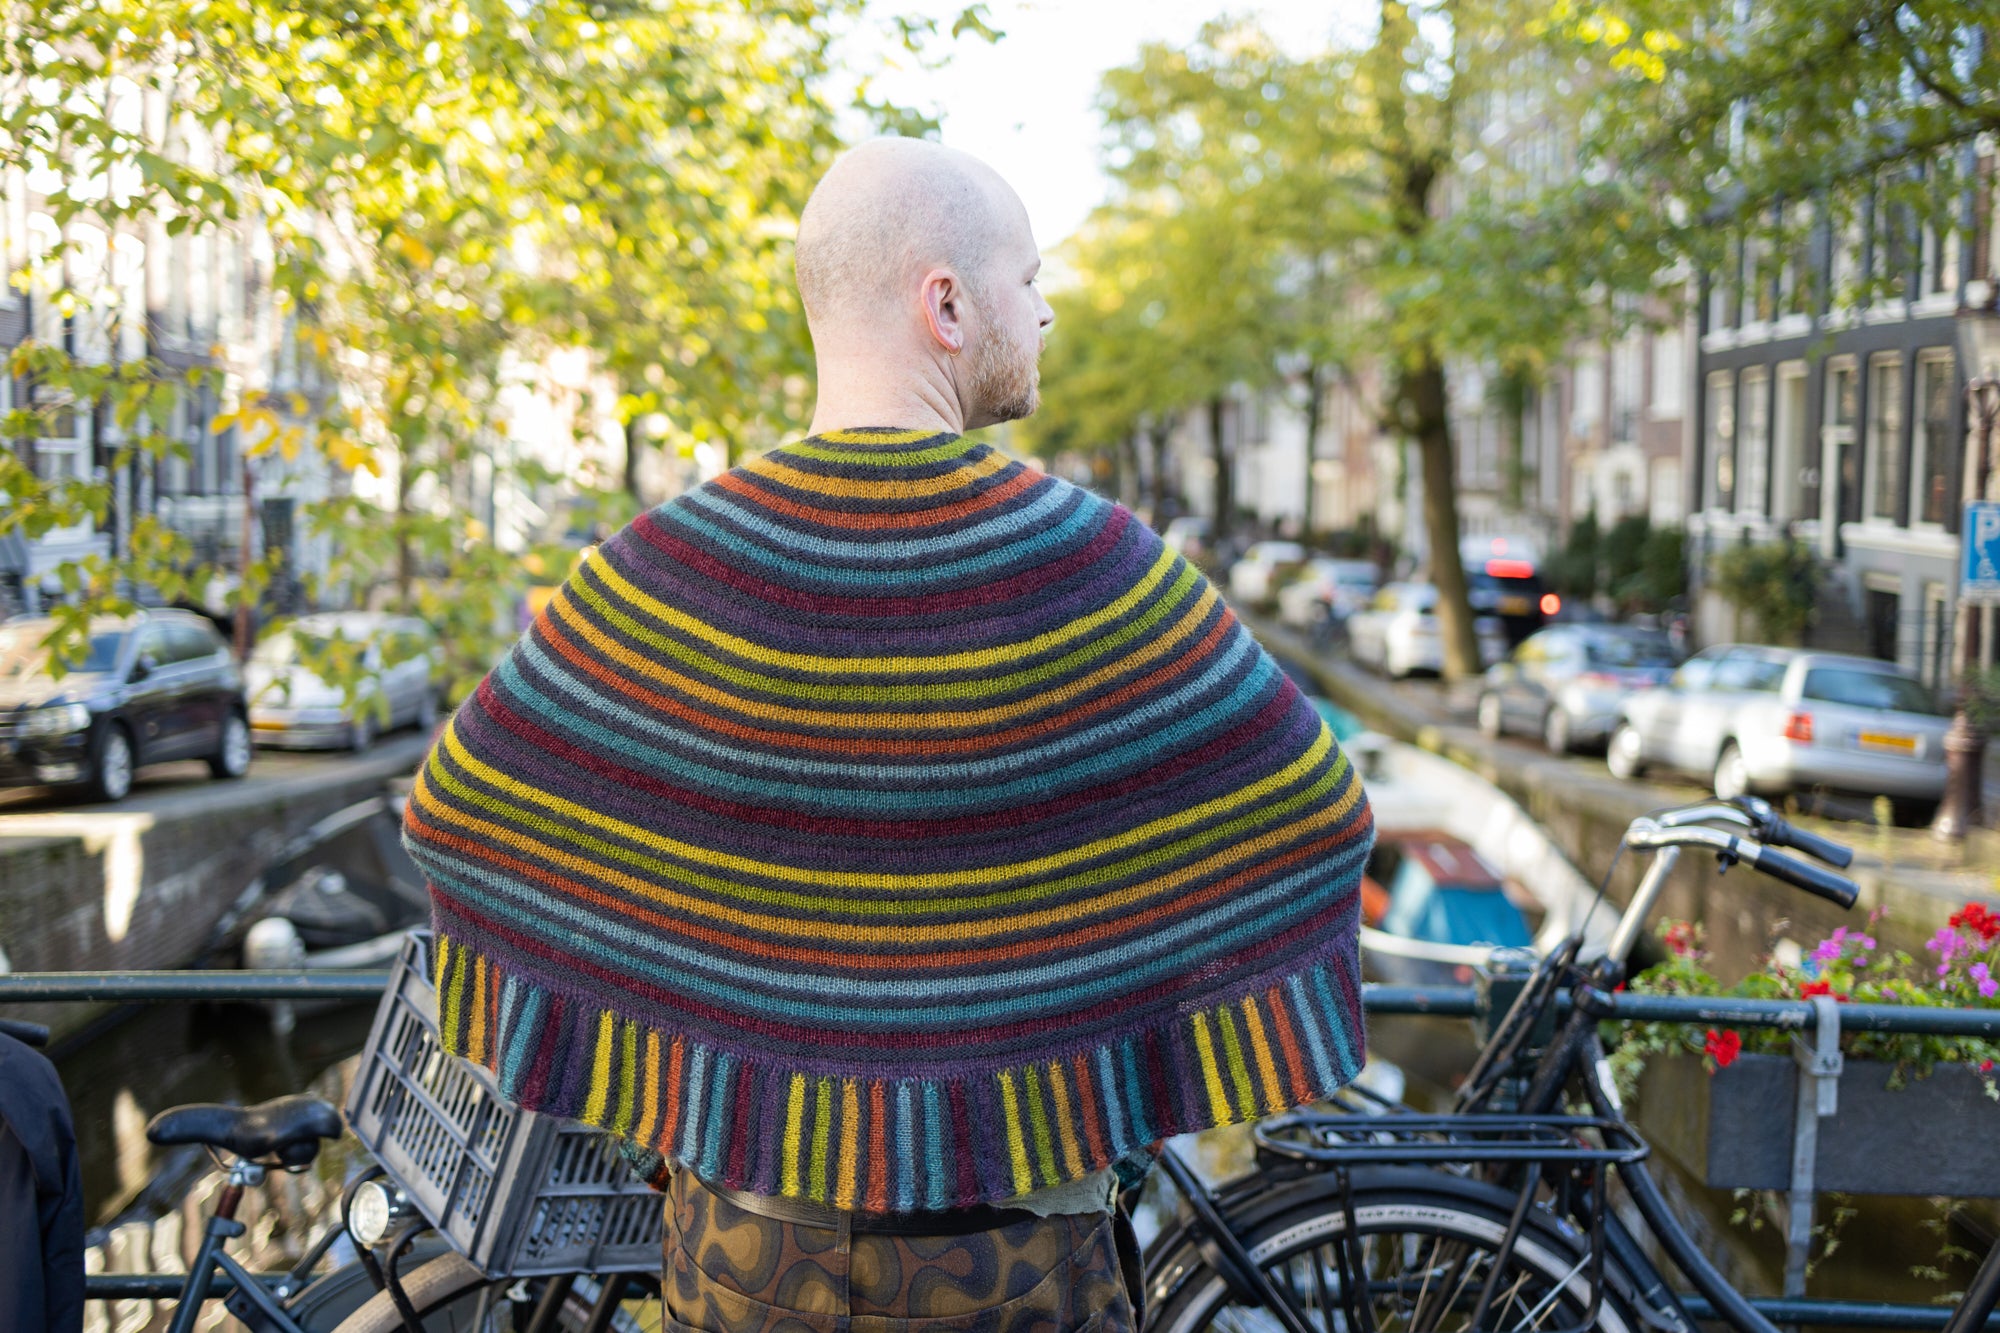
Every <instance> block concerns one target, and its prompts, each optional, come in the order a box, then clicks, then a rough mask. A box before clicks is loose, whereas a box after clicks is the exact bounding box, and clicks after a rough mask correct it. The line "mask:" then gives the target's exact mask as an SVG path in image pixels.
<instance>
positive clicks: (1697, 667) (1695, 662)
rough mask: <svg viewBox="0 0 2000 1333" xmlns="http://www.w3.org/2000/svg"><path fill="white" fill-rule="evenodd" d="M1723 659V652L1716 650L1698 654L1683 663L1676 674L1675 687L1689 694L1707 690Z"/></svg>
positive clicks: (1711, 649)
mask: <svg viewBox="0 0 2000 1333" xmlns="http://www.w3.org/2000/svg"><path fill="white" fill-rule="evenodd" d="M1721 659H1722V652H1721V650H1719V649H1715V648H1710V649H1708V650H1707V651H1706V652H1700V653H1696V654H1695V655H1694V656H1693V657H1690V658H1689V659H1688V660H1687V661H1685V662H1683V663H1681V669H1680V670H1679V671H1676V672H1674V678H1673V682H1672V684H1673V687H1674V688H1675V689H1677V690H1683V691H1686V692H1688V693H1694V692H1696V691H1699V690H1705V689H1707V688H1708V686H1709V682H1710V681H1711V680H1712V679H1713V678H1714V676H1715V665H1716V663H1717V662H1719V661H1720V660H1721Z"/></svg>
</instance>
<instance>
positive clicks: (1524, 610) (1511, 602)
mask: <svg viewBox="0 0 2000 1333" xmlns="http://www.w3.org/2000/svg"><path fill="white" fill-rule="evenodd" d="M1528 606H1529V602H1528V599H1527V598H1525V597H1502V598H1501V599H1500V614H1501V615H1503V616H1525V615H1527V614H1528Z"/></svg>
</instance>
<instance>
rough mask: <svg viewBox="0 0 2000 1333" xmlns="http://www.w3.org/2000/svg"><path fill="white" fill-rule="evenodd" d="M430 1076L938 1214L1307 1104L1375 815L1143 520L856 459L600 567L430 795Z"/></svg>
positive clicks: (683, 503) (1336, 1051) (797, 451)
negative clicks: (446, 1067) (459, 1061)
mask: <svg viewBox="0 0 2000 1333" xmlns="http://www.w3.org/2000/svg"><path fill="white" fill-rule="evenodd" d="M406 837H407V840H408V844H409V848H410V852H411V854H412V855H413V856H415V857H416V859H417V862H418V863H419V864H420V865H421V866H422V867H423V869H424V871H425V873H426V874H427V875H428V876H429V878H430V882H431V892H432V897H433V907H434V912H435V925H436V930H437V941H438V947H437V949H436V960H437V979H438V983H439V995H440V1009H441V1021H442V1029H443V1035H444V1040H445V1042H446V1044H447V1045H448V1046H449V1047H450V1048H451V1049H452V1050H454V1051H456V1052H458V1053H460V1054H462V1055H465V1056H468V1057H470V1058H471V1059H474V1060H478V1061H481V1062H483V1063H484V1064H485V1065H487V1066H488V1067H489V1068H491V1069H493V1070H494V1071H496V1073H497V1075H498V1077H499V1080H500V1083H501V1086H502V1087H503V1089H504V1090H505V1092H506V1094H507V1095H508V1096H509V1097H510V1098H512V1099H514V1100H515V1101H517V1102H519V1103H521V1104H523V1105H525V1106H528V1107H531V1108H534V1109H537V1110H543V1111H549V1112H553V1113H556V1114H559V1115H563V1116H569V1117H572V1118H574V1119H578V1120H583V1121H587V1122H589V1123H591V1124H594V1125H599V1126H602V1127H604V1128H605V1129H607V1130H610V1131H612V1132H613V1133H615V1134H618V1135H620V1136H622V1137H624V1138H625V1139H627V1140H630V1141H634V1142H636V1143H638V1144H641V1145H646V1146H648V1147H650V1148H652V1149H655V1150H657V1151H658V1152H660V1153H662V1154H664V1155H666V1156H667V1157H671V1158H672V1159H674V1160H676V1161H678V1162H679V1163H681V1164H683V1165H684V1166H685V1167H686V1168H688V1169H690V1170H692V1171H694V1172H695V1174H696V1175H697V1176H699V1177H701V1178H703V1179H706V1180H710V1181H713V1182H716V1183H719V1184H722V1185H725V1186H727V1187H730V1188H734V1189H747V1190H753V1191H757V1192H760V1193H765V1194H787V1195H797V1196H803V1197H805V1198H809V1199H812V1200H815V1201H819V1202H822V1203H827V1204H831V1205H833V1206H835V1207H840V1208H847V1209H858V1210H865V1211H877V1212H880V1211H901V1210H908V1209H926V1208H928V1209H937V1208H948V1207H955V1206H963V1205H969V1204H973V1203H977V1202H986V1201H991V1200H996V1199H1004V1198H1007V1197H1010V1196H1014V1195H1018V1194H1022V1193H1025V1192H1028V1191H1030V1190H1034V1189H1041V1188H1045V1187H1047V1186H1050V1185H1053V1184H1057V1183H1061V1182H1064V1181H1068V1180H1074V1179H1080V1178H1082V1177H1083V1176H1085V1175H1087V1174H1089V1173H1091V1172H1093V1171H1096V1170H1099V1169H1101V1168H1103V1167H1104V1166H1106V1165H1107V1164H1109V1163H1112V1162H1114V1161H1116V1160H1118V1159H1119V1158H1120V1157H1122V1156H1124V1155H1125V1154H1127V1153H1128V1152H1130V1151H1131V1150H1132V1149H1133V1148H1134V1147H1136V1146H1142V1145H1145V1144H1147V1143H1149V1142H1151V1141H1153V1140H1156V1139H1159V1138H1163V1137H1165V1136H1167V1135H1171V1134H1176V1133H1181V1132H1184V1131H1188V1130H1195V1129H1202V1128H1206V1127H1208V1126H1211V1125H1220V1124H1225V1123H1229V1122H1232V1121H1239V1120H1244V1119H1247V1118H1250V1117H1254V1116H1261V1115H1265V1114H1268V1113H1271V1112H1275V1111H1278V1110H1282V1109H1284V1108H1286V1107H1290V1106H1294V1105H1297V1104H1300V1103H1304V1102H1308V1101H1311V1100H1314V1099H1316V1098H1320V1097H1323V1096H1325V1095H1327V1094H1328V1093H1330V1092H1332V1091H1333V1089H1335V1088H1336V1087H1338V1086H1340V1085H1341V1084H1342V1083H1344V1082H1345V1081H1346V1080H1347V1079H1349V1078H1350V1077H1352V1076H1353V1075H1354V1074H1355V1073H1356V1072H1357V1070H1358V1069H1359V1068H1360V1065H1361V1060H1362V1026H1361V1012H1360V1004H1359V1000H1360V972H1359V968H1358V964H1357V948H1356V931H1357V915H1358V907H1359V899H1360V895H1359V893H1358V892H1357V885H1358V883H1359V880H1360V877H1361V869H1362V865H1363V863H1364V861H1365V860H1366V858H1367V855H1368V849H1369V845H1370V843H1371V841H1372V839H1373V825H1372V822H1371V820H1370V818H1369V812H1368V803H1367V800H1366V798H1365V797H1364V796H1363V795H1362V791H1361V786H1360V783H1359V782H1358V781H1357V780H1356V778H1355V775H1354V772H1353V770H1352V768H1351V767H1350V766H1349V764H1348V762H1347V759H1346V757H1345V756H1344V755H1342V753H1341V752H1340V750H1339V748H1338V747H1337V746H1336V745H1335V744H1334V741H1333V736H1332V734H1331V733H1330V732H1329V731H1328V729H1327V727H1326V725H1325V724H1324V722H1322V721H1321V719H1320V716H1319V714H1318V712H1317V711H1315V710H1314V709H1313V708H1312V707H1311V706H1310V704H1309V703H1308V702H1307V701H1306V700H1305V699H1304V698H1303V697H1302V696H1301V695H1300V693H1299V691H1298V689H1297V688H1296V687H1295V686H1294V685H1293V684H1292V683H1291V681H1290V680H1289V679H1288V678H1287V677H1286V676H1285V674H1284V673H1283V672H1282V671H1281V670H1279V668H1278V666H1277V665H1276V663H1274V662H1273V661H1272V660H1271V658H1270V657H1269V656H1268V655H1267V654H1266V653H1265V652H1264V651H1263V650H1262V649H1261V648H1259V647H1258V646H1257V644H1256V643H1255V641H1254V640H1252V638H1251V637H1250V635H1249V634H1248V633H1247V632H1246V631H1245V630H1244V629H1243V628H1242V626H1241V625H1240V624H1239V623H1238V622H1237V620H1236V617H1235V616H1234V615H1232V614H1231V613H1230V611H1229V609H1228V608H1227V607H1226V606H1224V605H1223V604H1222V602H1221V600H1220V599H1219V598H1218V597H1217V595H1216V593H1215V591H1214V589H1213V588H1211V587H1210V586H1209V584H1208V583H1207V582H1206V581H1205V580H1204V579H1203V578H1202V577H1201V575H1200V574H1199V573H1197V572H1196V571H1195V569H1194V568H1193V567H1192V566H1190V565H1188V564H1187V563H1186V562H1185V561H1183V560H1182V559H1181V558H1180V556H1178V555H1177V554H1176V553H1175V552H1174V551H1172V550H1170V549H1168V548H1166V547H1165V546H1164V545H1163V544H1162V543H1161V541H1160V539H1159V538H1158V537H1157V536H1155V535H1154V534H1153V533H1152V532H1151V531H1150V530H1149V529H1147V528H1146V527H1145V526H1144V525H1143V524H1141V523H1139V522H1138V521H1137V520H1136V519H1134V518H1133V517H1132V515H1131V514H1130V513H1129V512H1128V511H1126V510H1125V509H1123V508H1122V507H1120V506H1117V505H1114V504H1110V503H1108V502H1106V501H1104V500H1102V499H1099V498H1097V497H1096V496H1094V495H1091V494H1090V493H1089V492H1087V491H1084V490H1081V489H1079V488H1077V487H1075V486H1072V485H1069V484H1068V483H1066V482H1063V481H1060V480H1058V479H1056V478H1054V477H1050V476H1047V475H1045V474H1043V473H1042V472H1039V471H1037V470H1035V469H1033V468H1030V467H1026V466H1023V465H1022V464H1020V463H1016V462H1010V461H1008V460H1007V459H1006V458H1004V457H1002V456H1001V455H999V454H996V453H995V452H994V451H993V450H991V449H990V448H988V447H987V446H985V445H983V444H973V443H970V442H968V441H966V440H964V439H961V438H957V437H954V436H950V435H937V436H924V435H921V434H919V433H917V432H911V431H849V432H840V433H838V434H834V435H827V436H821V437H815V438H812V439H808V440H806V441H804V442H802V443H800V444H796V445H791V446H788V447H786V448H782V449H779V450H777V451H775V452H773V453H771V454H768V455H766V456H764V457H762V458H759V459H757V460H756V461H755V462H752V463H749V464H746V465H745V466H742V467H739V468H737V469H735V470H734V471H732V472H730V473H728V474H727V475H725V476H722V477H719V478H717V479H716V480H714V481H712V482H710V483H708V484H707V485H705V486H703V487H701V488H700V489H699V490H697V491H694V492H692V493H690V494H687V495H683V496H681V497H679V498H678V499H675V500H673V501H671V502H670V503H668V504H665V505H662V506H660V507H659V508H657V509H655V510H653V511H652V512H651V513H648V514H646V515H644V516H643V517H641V518H639V519H638V520H637V521H635V522H634V523H633V524H632V525H631V526H629V527H628V528H626V529H625V530H624V531H623V532H621V533H619V534H618V535H617V536H616V537H614V538H612V539H611V540H610V541H607V542H606V543H604V545H603V546H602V547H600V548H598V550H597V551H595V552H594V553H593V554H591V555H590V557H589V558H588V559H587V560H585V561H584V563H583V564H582V566H581V567H580V568H579V569H578V570H577V571H576V573H575V574H574V575H573V576H572V577H571V578H570V579H569V581H568V583H566V584H565V585H564V586H563V588H562V590H561V591H560V592H559V593H558V594H557V595H556V596H555V598H554V599H553V600H552V601H551V602H550V603H549V605H548V607H547V609H546V610H544V611H543V613H542V614H541V616H540V617H539V618H538V619H537V620H536V621H535V624H534V626H533V627H532V628H531V629H530V630H529V631H528V633H527V634H526V635H525V636H524V637H523V638H522V639H521V641H520V642H519V643H518V644H517V645H516V646H515V647H514V649H513V651H512V652H511V653H510V654H509V655H508V656H507V658H506V660H505V661H503V662H502V663H501V664H500V665H499V666H498V667H497V668H495V669H494V671H493V673H492V674H491V675H489V676H488V677H487V678H486V680H485V681H484V683H482V684H481V685H480V687H479V689H478V691H477V693H476V694H475V695H474V696H473V697H472V698H471V699H470V700H468V701H467V702H466V704H465V705H464V707H462V708H460V709H459V710H458V712H457V714H456V716H454V717H453V719H452V721H451V724H450V725H449V726H448V727H447V728H446V729H445V731H444V733H443V734H442V736H441V738H440V739H439V741H438V743H437V745H436V747H435V748H434V749H433V750H432V751H431V754H430V757H429V759H428V760H427V761H426V762H425V764H424V766H423V770H422V773H421V775H420V776H419V779H418V782H417V786H416V790H415V794H414V796H413V797H412V799H411V801H410V803H409V811H408V820H407V831H406Z"/></svg>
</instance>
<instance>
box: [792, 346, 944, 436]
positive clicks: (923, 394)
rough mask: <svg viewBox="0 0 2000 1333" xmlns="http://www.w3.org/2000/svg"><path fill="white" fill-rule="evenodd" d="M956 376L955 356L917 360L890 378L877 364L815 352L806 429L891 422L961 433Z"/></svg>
mask: <svg viewBox="0 0 2000 1333" xmlns="http://www.w3.org/2000/svg"><path fill="white" fill-rule="evenodd" d="M957 375H958V365H957V362H956V361H955V360H946V362H945V364H943V365H931V364H927V365H921V366H918V367H915V368H913V369H911V370H910V371H908V372H907V373H905V374H901V375H898V376H896V377H894V378H893V379H891V378H889V377H886V376H885V375H884V374H883V367H882V366H881V365H880V364H879V363H875V364H868V363H866V362H864V361H861V360H859V359H857V360H855V361H852V362H846V363H843V361H842V360H840V359H834V360H829V359H828V358H826V357H821V358H820V362H819V399H818V401H817V402H815V403H814V404H813V418H812V433H813V434H814V435H825V434H827V433H829V432H831V431H837V430H856V429H860V428H862V427H866V426H893V427H897V428H899V429H903V430H929V431H937V432H940V433H950V434H953V435H962V434H964V433H965V407H964V401H963V398H962V396H961V395H960V393H959V391H958V384H957V383H956V380H957Z"/></svg>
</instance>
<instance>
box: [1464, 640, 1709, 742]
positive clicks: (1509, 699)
mask: <svg viewBox="0 0 2000 1333" xmlns="http://www.w3.org/2000/svg"><path fill="white" fill-rule="evenodd" d="M1679 662H1680V654H1678V653H1676V652H1675V651H1674V646H1673V644H1672V642H1670V641H1669V640H1668V638H1667V636H1666V635H1665V634H1664V633H1662V632H1661V631H1659V630H1648V629H1639V628H1636V627H1634V626H1630V625H1557V626H1555V627H1553V628H1551V629H1545V630H1543V631H1542V632H1541V633H1539V634H1531V635H1529V636H1528V637H1527V638H1526V639H1524V640H1523V641H1522V642H1521V646H1520V647H1518V648H1516V649H1515V650H1514V652H1513V654H1512V655H1511V656H1510V657H1509V658H1508V659H1507V660H1506V661H1505V662H1502V663H1500V664H1499V665H1497V666H1495V667H1494V668H1493V669H1492V670H1490V671H1488V672H1487V673H1486V679H1485V681H1484V682H1482V684H1481V686H1480V691H1479V729H1480V730H1481V731H1483V732H1485V733H1486V734H1487V735H1489V736H1499V735H1501V734H1503V733H1505V732H1509V731H1525V732H1529V733H1531V734H1535V735H1539V736H1540V737H1541V738H1542V743H1543V744H1544V745H1546V746H1547V747H1548V748H1549V751H1550V753H1552V754H1568V753H1569V752H1570V751H1572V750H1576V749H1580V748H1582V747H1584V746H1598V745H1602V744H1604V742H1605V740H1606V739H1607V738H1608V737H1609V736H1610V735H1611V729H1612V728H1613V727H1614V726H1616V725H1617V723H1618V715H1619V709H1620V708H1621V707H1622V706H1623V705H1624V702H1625V698H1626V696H1627V695H1629V694H1631V693H1632V692H1633V691H1634V690H1647V689H1652V688H1653V687H1655V686H1658V685H1664V684H1665V683H1666V682H1667V679H1668V677H1670V676H1672V675H1673V672H1674V667H1675V666H1676V665H1678V664H1679Z"/></svg>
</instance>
